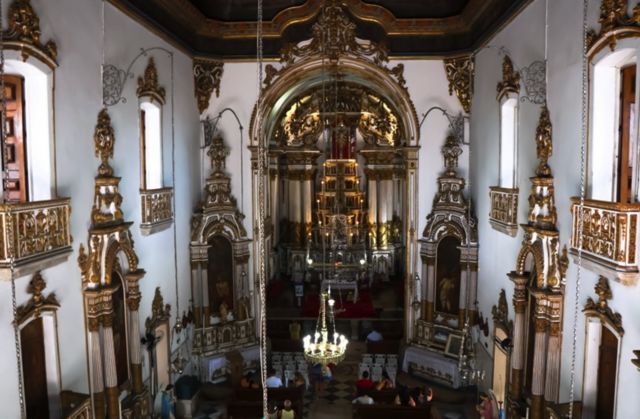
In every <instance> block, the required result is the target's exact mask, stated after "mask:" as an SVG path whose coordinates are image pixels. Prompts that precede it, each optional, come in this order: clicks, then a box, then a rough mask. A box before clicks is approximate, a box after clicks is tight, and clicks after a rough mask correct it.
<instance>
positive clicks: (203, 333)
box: [193, 318, 255, 356]
mask: <svg viewBox="0 0 640 419" xmlns="http://www.w3.org/2000/svg"><path fill="white" fill-rule="evenodd" d="M254 322H255V320H254V319H251V318H250V319H246V320H241V321H240V320H238V321H231V322H226V323H219V324H216V325H211V326H206V327H204V328H196V329H195V331H194V336H193V351H194V352H195V353H200V354H202V355H205V356H210V355H216V354H220V353H225V352H227V351H228V350H230V349H239V348H243V347H245V346H249V345H252V344H253V343H254V342H255V333H254Z"/></svg>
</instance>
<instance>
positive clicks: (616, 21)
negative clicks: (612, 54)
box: [587, 0, 640, 51]
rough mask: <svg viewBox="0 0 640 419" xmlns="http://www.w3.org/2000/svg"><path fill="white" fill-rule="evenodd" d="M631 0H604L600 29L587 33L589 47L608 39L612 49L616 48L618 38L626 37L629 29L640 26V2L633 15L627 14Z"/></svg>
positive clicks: (601, 7)
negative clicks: (625, 34) (625, 33)
mask: <svg viewBox="0 0 640 419" xmlns="http://www.w3.org/2000/svg"><path fill="white" fill-rule="evenodd" d="M628 3H629V0H602V3H601V4H600V17H599V18H598V22H599V23H600V30H599V31H598V32H597V33H596V31H595V30H593V29H592V30H590V31H589V32H588V33H587V48H588V49H589V50H591V48H592V47H593V46H594V45H596V44H597V43H600V41H606V42H607V44H608V45H609V48H610V49H611V51H613V50H615V48H616V45H617V43H618V39H620V38H622V37H624V32H626V31H627V30H636V31H637V29H638V27H640V4H637V5H636V6H635V7H634V8H633V14H632V16H629V15H628V14H627V9H628Z"/></svg>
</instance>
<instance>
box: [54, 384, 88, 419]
mask: <svg viewBox="0 0 640 419" xmlns="http://www.w3.org/2000/svg"><path fill="white" fill-rule="evenodd" d="M60 398H61V402H62V417H64V418H66V419H91V418H92V417H93V413H92V412H91V399H90V398H89V395H88V394H81V393H75V392H72V391H68V390H64V391H62V392H61V393H60Z"/></svg>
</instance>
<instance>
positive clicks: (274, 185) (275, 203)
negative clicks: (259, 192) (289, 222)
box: [269, 166, 280, 242]
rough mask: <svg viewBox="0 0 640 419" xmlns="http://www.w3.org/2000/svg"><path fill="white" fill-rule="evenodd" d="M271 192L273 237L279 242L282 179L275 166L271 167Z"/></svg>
mask: <svg viewBox="0 0 640 419" xmlns="http://www.w3.org/2000/svg"><path fill="white" fill-rule="evenodd" d="M270 179H271V184H270V185H271V193H270V194H269V196H270V201H269V204H270V214H269V215H270V216H271V222H272V223H273V239H274V240H275V241H276V242H277V241H278V238H279V237H280V219H279V215H278V208H279V206H280V205H279V202H280V196H279V195H280V191H279V186H280V179H279V178H278V167H277V166H275V167H273V168H271V177H270Z"/></svg>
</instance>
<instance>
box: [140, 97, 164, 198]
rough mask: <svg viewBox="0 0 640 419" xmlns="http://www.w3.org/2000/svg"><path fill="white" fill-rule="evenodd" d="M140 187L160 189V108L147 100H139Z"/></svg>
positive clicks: (161, 180)
mask: <svg viewBox="0 0 640 419" xmlns="http://www.w3.org/2000/svg"><path fill="white" fill-rule="evenodd" d="M140 147H141V149H142V150H141V154H142V164H141V167H142V173H141V181H142V185H141V189H144V190H149V189H160V188H162V186H163V174H162V108H161V107H160V105H159V104H157V103H154V102H152V101H148V100H142V101H141V102H140Z"/></svg>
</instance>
